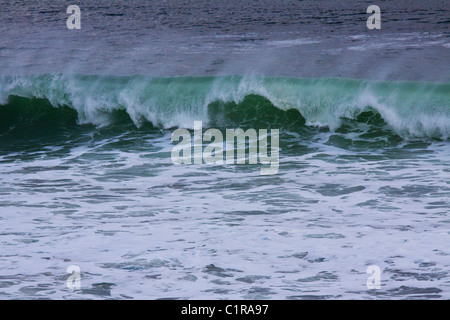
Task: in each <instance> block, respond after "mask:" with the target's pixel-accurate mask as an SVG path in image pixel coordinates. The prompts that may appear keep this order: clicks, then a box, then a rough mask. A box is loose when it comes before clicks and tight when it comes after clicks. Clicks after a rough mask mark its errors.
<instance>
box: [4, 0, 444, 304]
mask: <svg viewBox="0 0 450 320" xmlns="http://www.w3.org/2000/svg"><path fill="white" fill-rule="evenodd" d="M70 4H72V3H69V2H66V1H60V2H54V1H27V2H26V3H23V2H22V1H9V2H7V3H5V2H1V3H0V8H1V10H0V21H1V23H0V299H42V298H47V299H133V298H134V299H139V298H140V299H449V298H450V290H449V289H450V256H449V255H450V251H449V248H448V247H449V246H448V244H449V240H450V228H449V222H450V220H449V212H450V144H449V137H450V74H449V68H448V66H447V65H448V61H449V58H450V56H449V50H450V41H449V24H450V10H449V8H448V5H447V4H446V2H445V1H427V3H426V4H425V3H423V2H421V1H407V2H406V1H405V2H399V1H383V2H382V3H380V7H381V10H382V28H381V30H368V29H367V27H366V19H367V18H368V16H369V14H367V13H366V8H367V7H368V6H369V5H370V4H373V3H371V2H365V1H361V2H358V4H355V3H354V2H350V1H348V2H347V1H343V2H342V1H339V2H337V1H295V2H291V1H246V2H243V1H227V2H219V1H202V0H198V1H151V2H150V1H131V2H128V1H116V2H114V3H113V4H111V2H109V1H83V2H82V3H81V4H80V5H79V6H80V8H81V19H82V20H81V21H82V22H81V23H82V27H81V29H80V30H68V29H67V27H66V19H67V17H68V14H67V13H66V8H67V6H68V5H70ZM194 121H202V122H203V129H204V130H207V129H210V128H217V129H219V130H220V131H221V132H222V133H224V134H225V132H226V130H227V129H236V128H242V129H245V130H247V129H252V128H253V129H256V130H258V129H269V130H270V129H279V132H280V136H279V147H280V158H279V170H278V172H277V174H274V175H265V176H264V175H260V169H261V167H262V166H263V165H261V164H256V165H254V164H213V165H208V164H182V165H175V164H174V163H173V161H172V158H171V152H172V150H173V147H174V146H175V143H174V142H172V141H171V135H172V133H173V132H174V130H176V129H178V128H186V129H189V130H190V131H189V132H190V133H193V130H192V129H193V125H194ZM206 144H207V143H206V142H205V146H206ZM247 151H248V148H247ZM372 265H376V266H378V267H379V268H380V270H381V276H380V279H381V287H380V288H379V289H369V288H368V287H367V280H368V278H369V276H370V274H368V273H367V272H366V271H367V268H368V267H369V266H372ZM69 266H78V267H79V268H80V270H81V288H80V289H77V290H72V289H71V288H68V287H67V280H68V278H69V276H70V274H69V273H67V268H68V267H69Z"/></svg>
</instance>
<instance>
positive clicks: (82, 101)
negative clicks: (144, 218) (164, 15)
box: [0, 74, 450, 139]
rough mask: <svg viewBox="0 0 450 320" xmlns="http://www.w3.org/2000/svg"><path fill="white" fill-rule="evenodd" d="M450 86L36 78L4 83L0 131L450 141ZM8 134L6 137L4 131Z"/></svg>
mask: <svg viewBox="0 0 450 320" xmlns="http://www.w3.org/2000/svg"><path fill="white" fill-rule="evenodd" d="M449 101H450V83H448V82H410V81H370V80H360V79H344V78H319V79H300V78H276V77H258V76H222V77H221V76H197V77H168V78H164V77H145V76H127V77H122V76H97V75H64V74H59V75H50V74H45V75H33V76H10V77H1V78H0V129H1V130H2V131H3V132H5V131H7V130H10V129H11V128H14V127H20V126H29V125H34V124H36V122H39V121H38V120H37V119H41V120H42V119H44V120H43V121H44V123H41V126H45V122H46V121H49V119H52V121H50V122H51V123H50V124H49V125H52V126H53V125H60V123H63V124H67V125H73V124H74V123H76V125H94V126H97V127H108V126H111V125H112V124H116V123H117V121H118V119H119V121H121V122H123V121H125V122H127V121H129V122H132V123H133V124H134V125H135V126H136V127H141V126H143V125H145V124H148V123H149V124H151V125H152V126H154V127H157V128H163V129H168V128H188V129H192V128H191V127H192V124H193V123H194V121H202V122H203V123H204V125H205V126H206V127H207V126H210V127H226V126H230V125H235V124H240V125H242V126H244V127H245V126H247V127H279V128H280V129H283V128H288V129H290V128H298V127H300V126H309V127H319V128H322V127H323V128H327V129H328V130H332V131H334V130H338V129H340V128H341V129H342V127H343V126H345V125H348V123H349V121H350V122H351V123H357V122H361V121H364V122H368V123H370V125H377V126H381V125H383V126H386V127H387V128H388V129H389V130H391V131H392V132H394V133H395V134H397V135H399V136H400V137H402V138H411V137H431V138H438V139H447V138H448V137H449V135H450V106H449ZM0 132H1V131H0Z"/></svg>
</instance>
